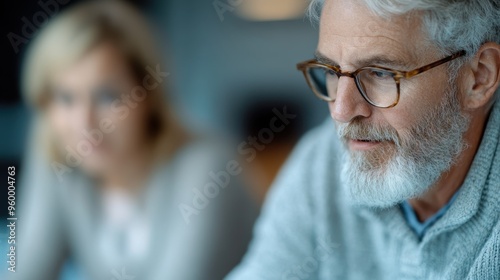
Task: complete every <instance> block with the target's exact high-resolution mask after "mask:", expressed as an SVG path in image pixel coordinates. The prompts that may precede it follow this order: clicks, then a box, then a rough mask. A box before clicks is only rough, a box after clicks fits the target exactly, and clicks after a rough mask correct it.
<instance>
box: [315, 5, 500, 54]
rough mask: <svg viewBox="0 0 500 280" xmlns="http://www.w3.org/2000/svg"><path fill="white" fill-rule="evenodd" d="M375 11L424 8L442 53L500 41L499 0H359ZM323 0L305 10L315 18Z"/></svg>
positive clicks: (389, 13) (397, 12)
mask: <svg viewBox="0 0 500 280" xmlns="http://www.w3.org/2000/svg"><path fill="white" fill-rule="evenodd" d="M361 1H363V2H364V3H365V5H366V6H367V7H368V8H369V9H370V10H371V11H373V12H374V13H375V14H377V15H379V16H381V17H385V18H388V17H390V16H398V15H404V14H407V13H411V12H417V11H419V12H423V16H422V22H423V27H424V31H426V33H427V35H428V37H429V39H430V42H431V43H433V44H434V45H435V46H436V47H437V48H438V49H439V50H440V51H441V52H442V53H443V54H451V53H453V52H456V51H460V50H465V51H467V54H468V55H469V56H472V55H474V54H475V53H476V52H477V51H478V49H479V48H480V47H481V45H482V44H484V43H486V42H496V43H499V44H500V0H361ZM323 3H324V0H312V1H311V4H310V6H309V10H308V14H309V16H310V18H311V19H312V20H315V21H317V20H318V19H319V16H320V11H321V8H322V6H323Z"/></svg>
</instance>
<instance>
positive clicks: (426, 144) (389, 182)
mask: <svg viewBox="0 0 500 280" xmlns="http://www.w3.org/2000/svg"><path fill="white" fill-rule="evenodd" d="M456 92H457V91H456V90H451V91H448V93H447V94H446V96H445V97H444V98H443V101H442V102H441V104H439V106H437V107H436V108H434V109H432V111H431V112H430V113H427V114H424V115H423V116H424V117H423V119H422V120H421V121H420V122H419V123H417V124H416V125H415V126H414V127H412V128H410V129H408V130H407V131H405V132H404V133H403V134H402V135H398V133H397V132H396V131H395V129H394V128H392V127H380V126H379V127H375V126H374V125H372V124H366V123H362V122H361V121H356V120H354V121H353V122H351V123H349V124H337V131H338V134H339V137H340V139H342V140H343V141H344V143H347V139H349V138H350V139H373V140H379V141H380V140H388V139H389V140H390V141H392V145H386V144H379V145H378V146H377V147H375V149H376V151H350V150H349V149H348V148H346V149H345V152H344V155H343V161H342V162H343V166H342V170H341V182H342V184H343V185H344V186H343V187H345V188H347V192H346V193H347V194H348V197H349V199H350V202H351V203H352V204H355V205H363V206H370V207H380V208H386V207H390V206H393V205H396V204H398V203H401V202H403V201H404V200H407V199H410V198H415V197H418V196H421V195H423V194H424V193H425V192H427V191H428V190H429V189H430V188H431V187H432V186H433V185H434V184H435V183H436V181H437V180H438V179H439V177H440V176H441V174H442V173H443V172H445V171H447V170H449V169H450V167H451V166H452V165H453V164H454V161H455V160H456V159H457V157H458V156H459V155H460V154H461V153H462V151H463V150H464V149H465V148H466V147H467V144H466V143H465V141H464V139H463V134H464V132H465V131H466V130H467V129H468V126H469V123H470V118H469V117H468V116H466V115H465V114H463V113H462V112H461V109H460V103H459V101H458V100H457V98H456Z"/></svg>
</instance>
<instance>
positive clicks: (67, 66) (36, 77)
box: [12, 1, 257, 280]
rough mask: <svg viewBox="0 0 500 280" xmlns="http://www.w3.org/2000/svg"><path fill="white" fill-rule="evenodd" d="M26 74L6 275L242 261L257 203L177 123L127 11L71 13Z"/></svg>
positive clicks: (220, 266) (140, 24)
mask: <svg viewBox="0 0 500 280" xmlns="http://www.w3.org/2000/svg"><path fill="white" fill-rule="evenodd" d="M23 69H24V70H23V81H22V87H23V93H24V94H25V98H26V100H27V102H28V103H29V104H31V105H32V106H33V107H34V108H35V111H36V118H35V123H34V126H33V135H32V137H31V139H32V140H33V141H32V142H33V143H32V145H31V147H30V152H29V157H28V159H27V162H26V164H25V165H26V167H25V176H24V183H23V185H22V189H21V191H22V196H21V201H20V203H21V210H20V213H19V223H18V224H19V232H20V233H19V238H18V244H19V245H18V251H17V272H16V273H15V274H12V275H14V276H15V277H13V278H15V279H26V280H33V279H37V280H42V279H58V277H59V275H60V274H61V270H62V267H67V264H68V260H71V262H69V263H71V264H73V265H71V266H70V267H72V268H75V269H72V270H71V271H72V272H71V275H72V277H73V276H75V277H76V276H78V277H80V278H75V279H129V278H128V277H135V278H130V279H141V280H143V279H145V280H147V279H182V280H187V279H221V278H222V277H223V276H224V275H225V274H226V273H227V272H229V271H230V270H231V268H232V267H233V266H234V265H236V264H237V263H238V262H239V260H240V258H241V256H242V254H243V253H244V251H245V249H246V245H247V242H248V240H249V238H250V231H251V227H252V224H253V221H254V218H255V216H256V214H257V210H256V206H255V205H254V204H253V203H252V202H251V200H250V199H248V197H247V195H246V193H245V191H244V189H243V187H242V186H241V185H240V184H239V183H238V176H236V175H237V174H236V173H237V172H236V171H238V166H237V162H234V161H231V160H230V159H229V157H228V156H224V155H227V153H225V152H224V151H223V150H222V149H220V148H219V146H216V145H214V144H211V143H209V142H207V141H203V140H201V139H200V138H199V137H192V136H190V135H189V133H187V132H186V131H185V130H184V129H182V128H181V127H180V125H179V124H178V122H177V121H176V120H175V118H174V116H173V114H172V110H171V108H170V107H169V106H168V104H167V103H166V102H165V99H164V98H165V97H164V95H163V88H165V86H166V83H168V75H169V74H168V73H167V72H166V68H165V67H164V66H163V64H162V61H161V60H160V59H159V58H158V56H156V51H155V50H154V48H153V40H152V36H151V34H150V29H149V28H148V26H147V24H146V22H145V20H144V18H143V17H142V16H141V15H140V14H139V13H138V12H137V11H136V10H135V9H133V8H132V7H131V6H129V5H127V4H124V3H122V2H119V1H92V2H86V3H83V4H79V5H76V6H74V7H72V8H70V9H69V10H67V11H65V12H63V13H62V14H60V15H58V16H57V17H56V18H54V19H53V20H51V22H50V23H49V24H48V25H47V26H46V27H45V28H44V29H42V30H41V31H40V34H39V35H38V37H37V38H36V40H35V41H34V42H33V45H32V46H31V47H30V49H29V52H28V54H27V57H26V59H25V65H24V68H23ZM227 169H231V170H227ZM235 170H236V171H235ZM231 171H234V172H233V173H234V175H235V176H233V174H229V173H230V172H231ZM221 172H222V173H221ZM214 174H217V175H214ZM228 174H229V175H230V176H228ZM214 178H215V179H214ZM220 181H224V182H223V183H221V182H220ZM217 184H218V185H217ZM208 185H210V187H211V188H212V189H211V190H212V191H210V189H209V188H207V187H206V186H208ZM222 185H224V186H222ZM214 186H215V187H214ZM207 190H208V191H207ZM64 264H66V266H65V265H64Z"/></svg>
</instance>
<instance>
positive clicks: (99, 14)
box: [21, 0, 186, 159]
mask: <svg viewBox="0 0 500 280" xmlns="http://www.w3.org/2000/svg"><path fill="white" fill-rule="evenodd" d="M150 30H151V29H150V27H149V26H148V23H147V22H146V20H145V18H144V17H143V16H142V15H141V14H140V13H139V12H138V11H137V10H136V9H135V8H134V7H132V6H130V5H129V4H126V3H124V2H121V1H117V0H105V1H90V2H86V3H82V4H77V5H76V6H74V7H71V8H70V9H68V10H67V11H64V12H63V13H61V14H60V15H58V16H56V17H55V18H54V19H52V20H51V21H50V22H49V23H48V25H47V26H46V27H45V28H43V29H42V30H41V31H40V33H39V34H38V36H37V37H36V38H35V41H34V42H33V44H32V45H31V46H30V48H29V49H28V52H27V55H26V57H25V60H24V65H23V72H22V79H21V81H22V84H21V89H22V93H23V97H24V98H25V100H26V101H27V103H28V104H30V105H32V106H33V107H35V109H37V110H38V111H41V112H43V110H44V108H45V105H46V103H47V101H48V100H49V91H50V84H49V83H50V78H51V77H52V75H54V73H55V72H58V71H61V69H65V68H66V67H68V66H70V65H71V64H73V63H75V62H76V61H77V60H78V59H79V58H81V57H83V56H84V55H85V54H86V53H88V52H89V51H90V50H92V48H94V47H95V46H97V45H98V44H99V43H102V42H104V41H106V42H108V41H110V42H111V43H113V44H114V45H115V46H116V47H118V48H120V50H122V51H123V53H124V54H125V57H126V59H127V60H128V61H129V63H130V66H131V67H132V69H133V70H134V73H135V74H136V76H137V79H138V80H140V79H141V78H142V77H145V76H146V74H147V71H146V69H145V68H146V66H149V67H151V68H153V69H155V66H156V65H158V64H160V62H161V60H160V58H159V56H158V55H157V51H156V49H155V48H154V46H155V44H154V40H153V36H152V34H151V33H150ZM163 93H164V92H163V89H162V87H161V86H158V87H156V88H155V89H153V90H151V91H149V92H148V97H147V98H148V102H145V103H147V104H148V105H149V106H150V107H151V108H150V110H148V111H150V112H151V117H152V119H151V122H150V124H153V126H154V128H152V129H151V130H152V133H153V134H152V140H154V143H153V144H154V148H155V154H156V155H160V157H162V158H164V157H165V156H167V155H170V154H171V153H172V152H173V150H175V149H176V148H177V147H178V146H179V145H180V144H181V143H182V142H183V141H184V140H185V138H186V134H185V133H184V131H183V130H182V129H181V128H180V126H179V125H178V122H177V121H175V120H174V115H173V114H172V110H171V109H170V108H169V106H168V104H167V103H166V101H165V97H164V95H163ZM47 128H48V127H47V123H46V122H45V121H44V118H43V117H42V118H39V121H38V122H37V123H36V124H35V127H34V134H35V135H34V137H35V139H42V141H43V142H44V143H45V145H49V147H48V149H49V153H50V154H51V157H53V159H56V158H59V156H58V155H57V154H54V153H55V149H54V143H53V141H52V140H51V139H50V135H47V134H48V133H47V131H50V129H47ZM42 134H44V135H42Z"/></svg>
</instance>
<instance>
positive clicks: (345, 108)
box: [328, 77, 372, 123]
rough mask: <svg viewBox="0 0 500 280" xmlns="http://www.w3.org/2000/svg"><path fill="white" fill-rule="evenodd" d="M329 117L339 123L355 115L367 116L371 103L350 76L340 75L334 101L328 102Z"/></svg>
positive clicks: (369, 112) (345, 121)
mask: <svg viewBox="0 0 500 280" xmlns="http://www.w3.org/2000/svg"><path fill="white" fill-rule="evenodd" d="M328 108H329V109H330V115H331V117H332V118H333V119H334V120H335V121H337V122H340V123H348V122H350V121H351V120H353V119H354V118H356V117H359V116H361V117H365V118H367V117H369V116H370V115H371V110H372V108H371V105H370V104H369V103H368V102H366V100H365V99H364V98H363V96H361V93H360V92H359V90H358V88H357V87H356V82H355V81H354V79H353V78H351V77H340V79H339V81H338V85H337V94H336V98H335V101H334V102H329V103H328Z"/></svg>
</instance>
